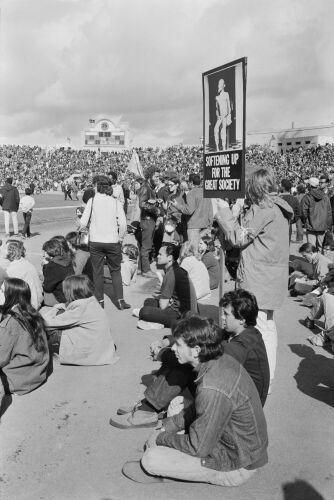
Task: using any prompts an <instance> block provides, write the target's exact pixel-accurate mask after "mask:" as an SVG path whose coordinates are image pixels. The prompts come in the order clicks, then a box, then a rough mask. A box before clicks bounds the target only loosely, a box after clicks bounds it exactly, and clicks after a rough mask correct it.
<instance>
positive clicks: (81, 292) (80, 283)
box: [63, 274, 94, 304]
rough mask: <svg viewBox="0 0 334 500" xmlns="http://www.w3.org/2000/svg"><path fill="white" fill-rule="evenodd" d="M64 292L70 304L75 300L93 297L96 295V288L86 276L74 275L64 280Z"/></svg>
mask: <svg viewBox="0 0 334 500" xmlns="http://www.w3.org/2000/svg"><path fill="white" fill-rule="evenodd" d="M63 292H64V295H65V299H66V302H67V303H68V304H69V303H71V302H73V301H74V300H79V299H88V298H89V297H92V296H93V294H94V286H93V283H92V282H91V281H90V279H89V278H88V276H86V275H85V274H77V275H75V274H73V275H71V276H67V278H65V279H64V281H63Z"/></svg>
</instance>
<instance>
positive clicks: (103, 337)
mask: <svg viewBox="0 0 334 500" xmlns="http://www.w3.org/2000/svg"><path fill="white" fill-rule="evenodd" d="M63 291H64V295H65V298H66V301H67V302H66V304H56V305H55V306H54V307H52V309H50V310H48V311H45V310H43V311H41V313H42V316H43V317H44V320H45V322H46V325H47V328H48V331H49V333H50V337H49V343H50V344H52V345H56V346H57V345H58V346H57V347H58V349H59V361H60V363H61V364H65V365H66V364H71V365H111V364H113V363H116V361H118V359H119V358H118V356H117V355H116V351H115V344H114V341H113V338H112V335H111V328H110V324H109V320H108V317H107V315H106V313H105V311H104V310H103V309H102V308H101V307H100V306H99V303H98V301H97V300H96V298H95V297H94V295H93V284H92V282H91V281H90V280H89V278H88V277H87V276H85V275H83V274H81V275H73V276H68V277H67V278H65V280H64V282H63Z"/></svg>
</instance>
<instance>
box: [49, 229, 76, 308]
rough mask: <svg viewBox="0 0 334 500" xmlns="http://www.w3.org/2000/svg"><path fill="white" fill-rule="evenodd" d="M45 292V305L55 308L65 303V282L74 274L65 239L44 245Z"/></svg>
mask: <svg viewBox="0 0 334 500" xmlns="http://www.w3.org/2000/svg"><path fill="white" fill-rule="evenodd" d="M42 248H43V251H44V257H43V261H42V265H43V276H44V282H43V290H44V304H45V305H47V306H53V305H55V304H57V303H59V302H60V303H65V302H66V299H65V296H64V293H63V281H64V279H65V278H66V277H67V276H71V275H72V274H74V269H73V263H72V257H71V253H70V249H69V247H68V244H67V242H66V240H65V238H63V239H61V238H58V237H54V238H51V240H48V241H46V242H45V243H44V245H43V247H42Z"/></svg>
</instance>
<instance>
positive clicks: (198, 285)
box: [180, 241, 211, 300]
mask: <svg viewBox="0 0 334 500" xmlns="http://www.w3.org/2000/svg"><path fill="white" fill-rule="evenodd" d="M197 252H198V248H196V247H195V246H194V244H193V243H191V242H190V241H186V242H185V243H183V245H182V247H181V251H180V261H181V264H180V265H181V267H182V268H183V269H185V270H186V271H187V272H188V275H189V278H190V280H191V282H192V284H193V285H194V288H195V293H196V298H197V300H201V299H202V300H203V299H207V298H209V297H210V295H211V292H210V278H209V273H208V270H207V268H206V266H205V264H204V263H203V262H202V261H200V260H198V258H197Z"/></svg>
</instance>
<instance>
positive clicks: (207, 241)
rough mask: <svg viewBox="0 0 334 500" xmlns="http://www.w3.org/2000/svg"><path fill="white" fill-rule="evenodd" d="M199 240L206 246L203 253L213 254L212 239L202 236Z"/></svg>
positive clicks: (213, 244) (213, 245)
mask: <svg viewBox="0 0 334 500" xmlns="http://www.w3.org/2000/svg"><path fill="white" fill-rule="evenodd" d="M201 240H202V241H203V242H204V243H205V244H206V250H205V253H208V252H215V250H216V249H215V243H214V241H213V238H211V236H208V235H205V236H202V238H201Z"/></svg>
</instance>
